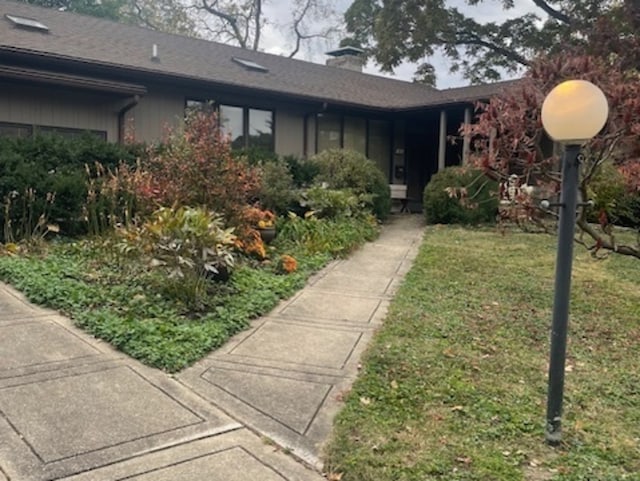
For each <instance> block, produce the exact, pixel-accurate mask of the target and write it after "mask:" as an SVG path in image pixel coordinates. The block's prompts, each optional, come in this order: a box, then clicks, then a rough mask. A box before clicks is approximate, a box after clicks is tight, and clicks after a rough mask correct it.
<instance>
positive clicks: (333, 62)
mask: <svg viewBox="0 0 640 481" xmlns="http://www.w3.org/2000/svg"><path fill="white" fill-rule="evenodd" d="M363 54H364V50H362V49H359V48H356V47H342V48H338V49H336V50H331V51H330V52H327V53H326V55H329V57H331V58H328V59H327V65H328V66H329V67H338V68H344V69H347V70H354V71H356V72H362V67H364V55H363Z"/></svg>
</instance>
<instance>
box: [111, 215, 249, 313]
mask: <svg viewBox="0 0 640 481" xmlns="http://www.w3.org/2000/svg"><path fill="white" fill-rule="evenodd" d="M123 234H124V237H123V239H124V241H123V244H122V249H123V250H127V251H129V252H134V253H137V254H139V255H141V256H142V257H146V256H149V257H150V259H149V260H150V262H149V264H150V265H151V266H152V267H154V268H156V269H158V270H160V271H161V272H162V273H163V274H164V275H165V276H166V278H165V279H164V282H163V283H164V284H165V285H166V287H169V288H170V289H171V290H172V291H173V292H174V293H176V294H179V297H181V298H182V300H183V301H184V302H186V303H187V304H188V305H190V306H193V307H197V306H199V305H201V304H202V303H203V302H202V300H203V298H204V296H205V295H206V293H207V281H208V279H217V280H225V281H226V280H227V279H228V276H229V274H230V273H231V269H232V268H233V266H234V264H235V258H234V256H233V249H234V248H235V240H236V236H235V235H233V229H232V228H225V226H224V220H223V218H222V216H220V215H217V214H215V213H213V212H209V211H207V210H205V209H202V208H193V207H178V208H168V207H163V208H161V209H159V210H157V211H156V212H154V213H153V214H152V216H151V218H150V219H149V220H148V221H146V222H145V223H144V224H143V225H142V227H141V228H137V227H130V228H129V229H128V230H126V231H123Z"/></svg>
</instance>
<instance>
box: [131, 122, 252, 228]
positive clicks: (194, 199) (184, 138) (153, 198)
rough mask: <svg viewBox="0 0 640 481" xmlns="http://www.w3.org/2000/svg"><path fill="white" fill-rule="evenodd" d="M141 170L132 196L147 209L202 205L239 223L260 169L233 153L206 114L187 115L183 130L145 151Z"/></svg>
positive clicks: (249, 201) (217, 127)
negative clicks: (144, 204)
mask: <svg viewBox="0 0 640 481" xmlns="http://www.w3.org/2000/svg"><path fill="white" fill-rule="evenodd" d="M141 168H142V169H144V171H145V172H146V173H147V175H145V176H140V178H141V182H140V183H138V185H137V186H136V195H137V197H138V198H139V199H140V200H141V201H143V203H146V205H147V206H148V208H149V209H155V208H157V207H158V206H171V205H182V206H204V207H206V208H207V209H208V210H210V211H213V212H217V213H220V214H222V215H223V216H224V217H225V219H226V221H227V222H228V223H230V224H232V225H238V224H241V223H242V218H243V216H242V213H243V209H244V208H245V206H246V205H248V204H251V203H253V201H254V199H255V197H256V195H257V193H258V191H259V189H260V182H261V179H260V171H259V170H258V169H257V168H255V167H252V166H250V165H249V164H248V163H247V162H246V161H245V160H244V159H243V158H242V157H237V156H233V155H232V153H231V147H230V144H229V141H228V139H227V138H226V137H225V136H224V135H223V134H222V133H221V131H220V129H219V126H218V120H217V116H216V115H215V114H211V113H205V112H192V113H190V114H189V115H188V117H187V119H186V120H185V126H184V129H182V130H178V131H172V132H169V133H168V135H167V137H166V138H165V139H164V141H163V143H162V144H160V145H159V146H153V147H150V148H149V149H148V150H147V153H146V156H145V158H144V159H143V161H142V162H141Z"/></svg>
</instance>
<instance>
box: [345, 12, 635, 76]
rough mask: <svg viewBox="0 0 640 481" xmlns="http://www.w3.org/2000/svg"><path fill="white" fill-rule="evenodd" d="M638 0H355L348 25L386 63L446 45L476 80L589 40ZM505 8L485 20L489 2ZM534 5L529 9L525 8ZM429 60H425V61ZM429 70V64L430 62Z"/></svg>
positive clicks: (455, 64)
mask: <svg viewBox="0 0 640 481" xmlns="http://www.w3.org/2000/svg"><path fill="white" fill-rule="evenodd" d="M622 3H625V4H630V3H636V4H637V3H638V2H637V0H626V1H624V2H622V0H530V2H529V4H528V5H525V2H522V1H521V2H515V1H514V0H449V1H447V0H354V2H353V3H352V5H351V6H350V7H349V9H348V10H347V12H346V13H345V20H346V26H347V31H348V32H349V33H350V34H351V35H353V37H354V39H355V40H356V41H357V42H359V43H360V44H361V45H363V46H364V47H365V48H366V50H367V51H368V52H369V54H370V55H371V56H372V57H373V58H374V59H375V61H376V62H378V63H379V64H380V66H381V68H382V69H383V70H386V71H392V70H393V69H394V68H395V67H397V66H398V65H399V64H400V63H401V62H402V61H405V60H406V61H410V62H423V65H421V66H420V67H419V68H420V69H422V71H425V69H428V67H427V66H426V65H428V58H429V57H430V56H432V55H433V54H435V53H436V52H441V53H442V54H444V56H445V57H447V58H448V59H449V60H450V62H451V70H452V71H458V70H461V71H462V73H463V75H464V76H465V78H467V79H469V80H470V81H471V82H473V83H478V82H481V81H487V80H489V81H490V80H497V79H499V78H500V76H501V72H503V71H506V72H512V73H513V72H516V71H519V70H520V69H522V68H523V67H528V66H530V65H531V60H532V59H533V58H535V56H537V55H538V54H541V53H547V54H550V53H556V52H559V51H561V50H562V49H565V48H567V47H568V46H574V45H577V46H579V45H584V44H585V41H586V39H587V38H588V35H589V33H590V32H591V31H592V29H593V28H594V25H595V23H596V22H597V20H598V19H599V18H601V17H603V16H606V15H610V14H612V13H613V12H618V11H619V10H620V8H621V5H622ZM483 5H484V6H485V7H488V6H494V7H495V8H496V9H502V10H503V11H504V15H503V16H504V19H503V20H501V21H486V22H483V21H481V20H479V18H481V17H482V16H481V15H478V12H479V11H480V10H479V9H480V8H481V7H482V6H483ZM524 6H528V7H529V8H528V10H529V12H530V13H520V12H522V11H523V7H524ZM425 64H426V65H425ZM427 71H428V70H427Z"/></svg>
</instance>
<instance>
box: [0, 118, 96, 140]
mask: <svg viewBox="0 0 640 481" xmlns="http://www.w3.org/2000/svg"><path fill="white" fill-rule="evenodd" d="M32 135H57V136H60V137H65V138H68V139H77V138H79V137H82V136H84V135H93V136H95V137H98V138H99V139H102V140H107V132H105V131H104V130H87V129H73V128H69V127H52V126H43V125H30V124H15V123H9V122H0V137H31V136H32Z"/></svg>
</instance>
